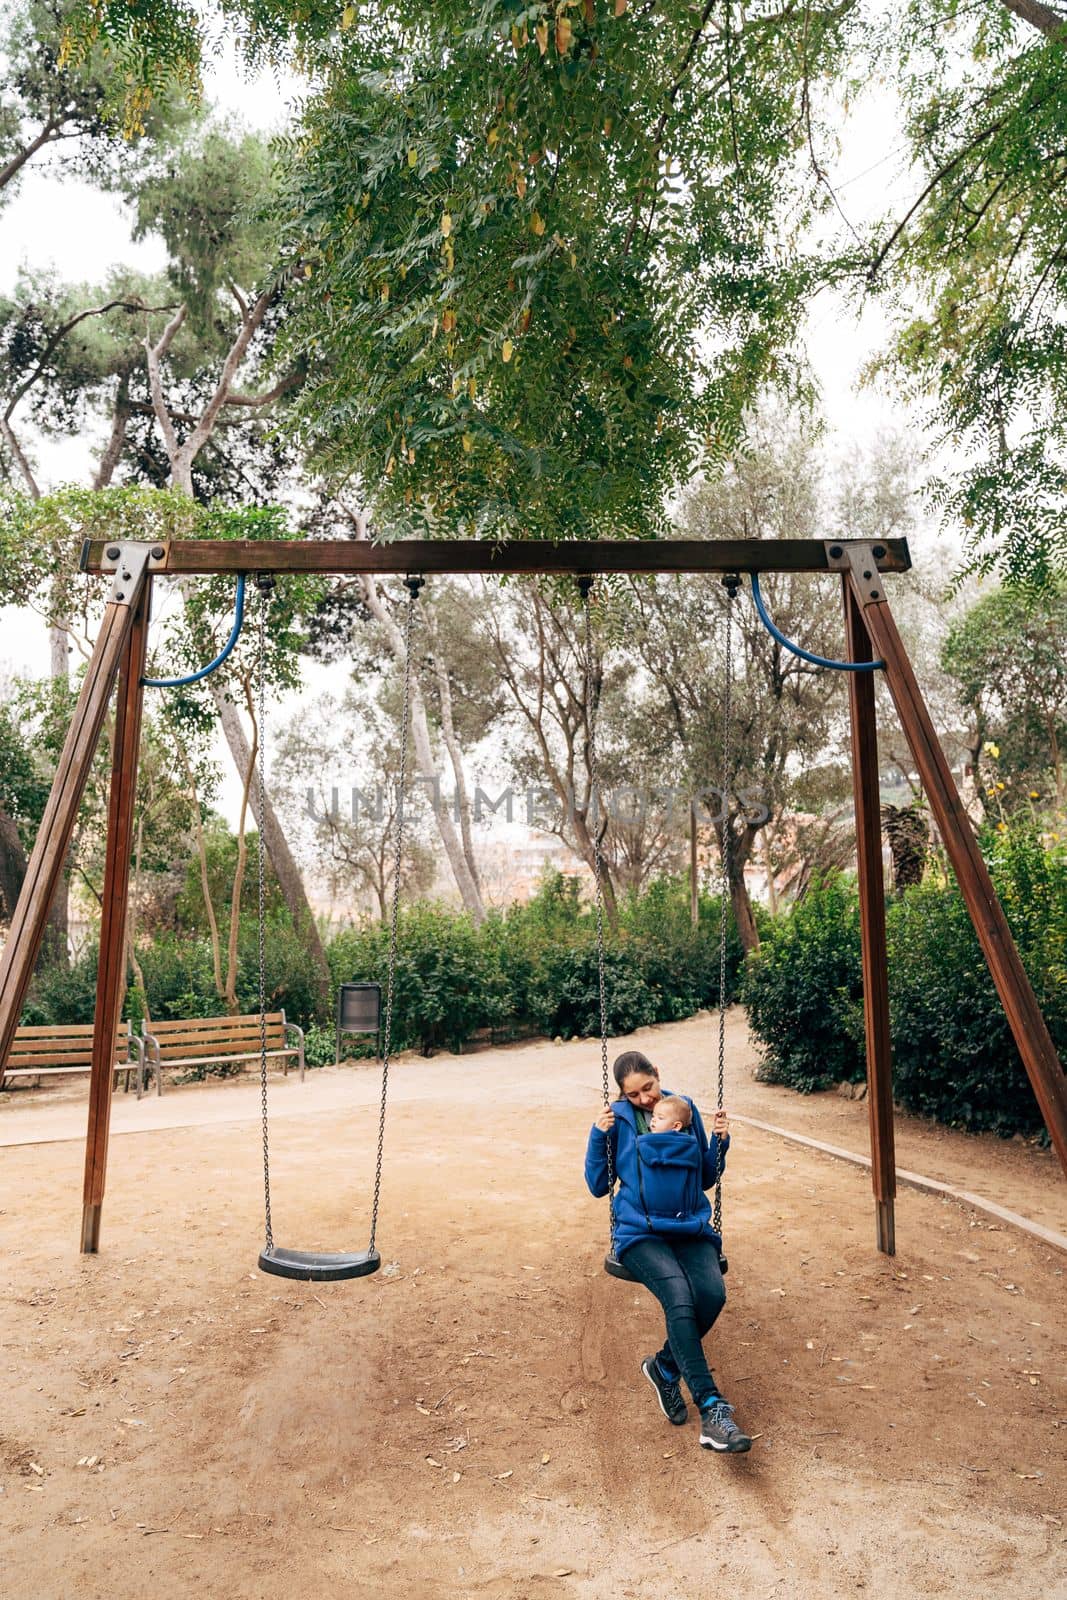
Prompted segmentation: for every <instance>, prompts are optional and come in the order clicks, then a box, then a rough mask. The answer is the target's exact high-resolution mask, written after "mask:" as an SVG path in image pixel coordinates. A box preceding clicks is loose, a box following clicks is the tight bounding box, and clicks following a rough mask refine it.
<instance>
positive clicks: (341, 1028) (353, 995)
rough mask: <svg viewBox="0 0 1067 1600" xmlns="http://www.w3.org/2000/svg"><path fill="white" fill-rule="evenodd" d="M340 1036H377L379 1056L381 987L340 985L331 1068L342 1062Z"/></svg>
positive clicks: (354, 984)
mask: <svg viewBox="0 0 1067 1600" xmlns="http://www.w3.org/2000/svg"><path fill="white" fill-rule="evenodd" d="M343 1033H373V1034H375V1035H377V1053H378V1058H379V1060H380V1059H381V1054H382V986H381V984H380V983H342V985H341V987H340V989H339V990H338V993H337V1049H336V1053H335V1056H334V1065H335V1066H338V1065H340V1061H341V1035H342V1034H343Z"/></svg>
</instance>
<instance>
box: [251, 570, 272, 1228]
mask: <svg viewBox="0 0 1067 1600" xmlns="http://www.w3.org/2000/svg"><path fill="white" fill-rule="evenodd" d="M255 581H256V587H257V589H258V590H259V592H260V594H261V595H262V600H261V601H260V606H259V629H258V636H257V641H256V718H257V721H258V724H259V726H258V727H257V729H256V741H257V746H258V748H257V752H256V756H257V783H256V800H255V813H256V827H257V830H258V831H257V834H256V876H257V885H256V892H257V895H258V900H257V918H256V924H257V930H258V946H257V961H258V969H259V970H258V978H259V1098H260V1106H261V1109H262V1114H263V1208H264V1216H265V1219H266V1223H265V1229H264V1231H265V1235H266V1246H265V1248H266V1250H267V1251H268V1252H270V1251H272V1250H273V1249H274V1230H273V1226H272V1224H271V1216H270V1131H269V1130H270V1121H269V1118H268V1116H267V978H266V968H267V948H266V933H265V921H266V902H267V895H266V870H267V860H266V850H265V847H264V843H263V822H264V817H265V815H266V809H267V723H266V718H267V688H266V684H267V673H266V658H267V613H268V611H269V609H270V598H271V594H272V592H273V590H274V581H275V580H274V577H273V575H272V574H270V573H263V572H261V573H257V574H256V580H255Z"/></svg>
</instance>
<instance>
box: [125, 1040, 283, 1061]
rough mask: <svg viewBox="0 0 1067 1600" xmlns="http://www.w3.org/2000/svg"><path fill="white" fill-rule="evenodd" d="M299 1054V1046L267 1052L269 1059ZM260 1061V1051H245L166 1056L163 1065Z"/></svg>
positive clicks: (153, 1058) (153, 1059)
mask: <svg viewBox="0 0 1067 1600" xmlns="http://www.w3.org/2000/svg"><path fill="white" fill-rule="evenodd" d="M299 1054H300V1051H299V1049H298V1048H297V1046H296V1045H295V1044H291V1045H287V1046H286V1047H285V1049H283V1050H268V1051H267V1055H268V1057H273V1056H298V1055H299ZM258 1060H259V1051H258V1050H245V1051H241V1052H240V1053H239V1054H234V1055H226V1056H164V1057H163V1065H164V1066H165V1067H196V1066H199V1065H200V1064H201V1062H204V1061H258ZM154 1061H155V1057H154V1056H153V1057H152V1058H151V1063H154ZM151 1063H150V1064H151Z"/></svg>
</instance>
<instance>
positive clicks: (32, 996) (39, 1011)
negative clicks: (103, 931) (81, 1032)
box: [22, 945, 97, 1028]
mask: <svg viewBox="0 0 1067 1600" xmlns="http://www.w3.org/2000/svg"><path fill="white" fill-rule="evenodd" d="M96 967H97V953H96V946H95V945H93V946H91V947H90V948H88V949H86V950H85V951H83V952H82V954H81V955H80V956H78V957H77V959H76V960H74V961H72V962H71V964H70V966H69V967H60V966H55V967H46V968H45V969H44V971H43V972H39V973H37V975H36V976H35V977H34V980H33V983H32V984H31V986H30V992H29V994H28V996H27V998H26V1003H25V1005H24V1006H23V1008H22V1022H23V1024H24V1025H25V1026H26V1027H37V1028H42V1027H47V1026H48V1024H49V1023H76V1022H92V1020H93V1013H94V1011H95V1010H96Z"/></svg>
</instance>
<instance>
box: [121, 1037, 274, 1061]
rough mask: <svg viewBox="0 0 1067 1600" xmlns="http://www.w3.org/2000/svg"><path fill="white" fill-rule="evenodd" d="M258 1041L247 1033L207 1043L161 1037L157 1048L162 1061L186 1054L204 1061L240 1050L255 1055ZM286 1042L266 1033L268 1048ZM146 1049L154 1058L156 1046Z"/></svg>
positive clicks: (198, 1040)
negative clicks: (244, 1035) (242, 1035)
mask: <svg viewBox="0 0 1067 1600" xmlns="http://www.w3.org/2000/svg"><path fill="white" fill-rule="evenodd" d="M152 1037H154V1036H153V1035H151V1034H150V1035H149V1038H152ZM259 1043H260V1041H259V1035H258V1034H255V1035H252V1034H249V1036H248V1037H247V1038H244V1039H232V1038H231V1039H217V1040H216V1041H215V1042H214V1043H213V1044H208V1043H206V1042H205V1041H203V1040H201V1039H180V1040H170V1039H161V1040H160V1041H159V1045H158V1050H159V1055H160V1057H161V1059H162V1060H164V1061H171V1060H173V1058H174V1056H176V1055H187V1056H189V1057H190V1058H199V1059H201V1060H204V1061H210V1060H211V1059H212V1057H216V1056H228V1055H233V1054H234V1053H235V1052H237V1051H240V1052H242V1053H243V1054H245V1055H255V1054H256V1053H257V1052H258V1050H259ZM287 1043H288V1041H287V1040H286V1039H285V1037H284V1035H283V1034H281V1033H274V1034H270V1033H268V1035H267V1048H268V1050H277V1049H279V1048H284V1047H285V1046H286V1044H287ZM292 1048H293V1049H294V1050H295V1049H296V1046H295V1045H293V1046H292ZM148 1051H149V1054H150V1055H151V1056H152V1057H153V1059H154V1058H155V1055H156V1046H155V1045H149V1046H148Z"/></svg>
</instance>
